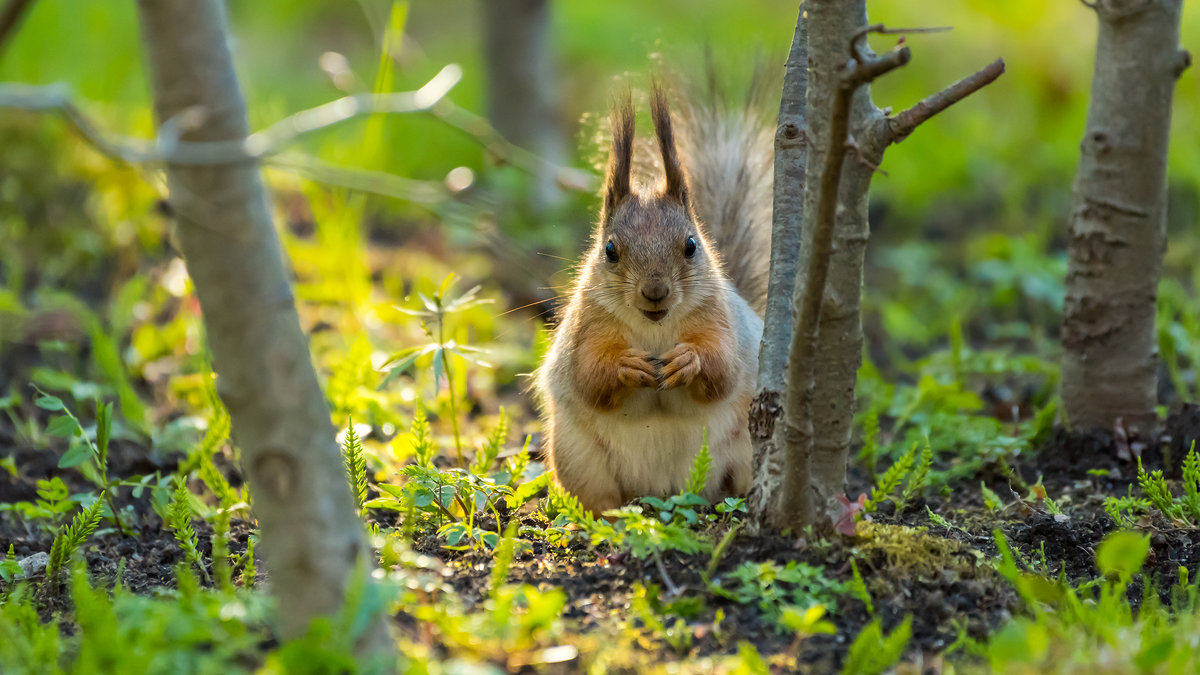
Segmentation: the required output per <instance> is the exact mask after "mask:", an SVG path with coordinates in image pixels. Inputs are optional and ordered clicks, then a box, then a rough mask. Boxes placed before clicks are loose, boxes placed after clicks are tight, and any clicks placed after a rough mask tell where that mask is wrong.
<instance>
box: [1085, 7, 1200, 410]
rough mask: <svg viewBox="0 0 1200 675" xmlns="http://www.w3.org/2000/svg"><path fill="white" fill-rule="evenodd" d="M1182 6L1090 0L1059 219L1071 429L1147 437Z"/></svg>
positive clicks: (1182, 63) (1182, 58)
mask: <svg viewBox="0 0 1200 675" xmlns="http://www.w3.org/2000/svg"><path fill="white" fill-rule="evenodd" d="M1182 5H1183V2H1182V0H1097V2H1095V3H1094V6H1093V8H1094V9H1095V11H1096V13H1097V15H1098V16H1099V23H1100V34H1099V40H1098V41H1097V44H1096V63H1095V71H1094V74H1093V78H1092V91H1091V100H1090V103H1089V107H1088V117H1087V129H1086V131H1085V133H1084V138H1083V143H1082V146H1081V153H1082V154H1081V157H1080V160H1079V171H1078V173H1077V174H1076V176H1075V185H1074V189H1073V197H1072V208H1071V215H1070V221H1069V226H1068V230H1069V238H1070V239H1069V244H1068V256H1069V258H1068V261H1069V262H1068V268H1067V281H1066V302H1065V304H1064V307H1063V322H1062V342H1063V361H1062V395H1063V404H1064V406H1065V409H1066V416H1067V422H1068V423H1069V424H1070V425H1071V426H1072V427H1074V428H1076V429H1079V430H1089V429H1097V428H1100V429H1112V428H1113V427H1114V425H1116V424H1118V423H1119V421H1123V422H1124V423H1125V424H1126V425H1127V426H1128V427H1130V430H1131V431H1134V432H1137V431H1141V432H1143V433H1149V432H1151V427H1152V426H1153V424H1154V421H1155V413H1154V406H1155V404H1156V402H1157V396H1156V394H1157V388H1158V386H1157V371H1158V339H1157V333H1156V331H1155V326H1154V320H1155V309H1156V308H1155V303H1156V299H1157V291H1158V281H1159V277H1160V275H1161V271H1162V259H1163V253H1164V250H1165V249H1166V172H1167V145H1168V136H1169V131H1170V125H1171V99H1172V95H1173V93H1174V90H1175V81H1176V79H1177V78H1178V77H1179V74H1180V73H1182V72H1183V70H1184V68H1186V67H1187V64H1188V63H1189V61H1190V57H1189V56H1188V54H1187V52H1184V51H1182V50H1180V48H1179V23H1180V14H1181V11H1182Z"/></svg>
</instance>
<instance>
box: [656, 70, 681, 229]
mask: <svg viewBox="0 0 1200 675" xmlns="http://www.w3.org/2000/svg"><path fill="white" fill-rule="evenodd" d="M650 116H651V117H652V118H653V119H654V133H655V135H656V136H658V147H659V149H660V150H661V151H662V159H663V171H664V172H665V173H666V178H667V184H666V188H665V189H664V190H663V192H664V196H666V197H671V198H674V199H676V200H678V201H679V203H680V204H682V205H684V206H687V204H688V196H687V180H685V178H684V175H683V164H682V163H681V162H680V161H679V153H678V152H677V151H676V150H675V133H674V131H672V130H671V110H670V107H669V106H668V105H667V94H666V91H665V90H664V89H663V88H662V85H661V84H660V83H659V82H655V83H654V84H652V85H651V87H650Z"/></svg>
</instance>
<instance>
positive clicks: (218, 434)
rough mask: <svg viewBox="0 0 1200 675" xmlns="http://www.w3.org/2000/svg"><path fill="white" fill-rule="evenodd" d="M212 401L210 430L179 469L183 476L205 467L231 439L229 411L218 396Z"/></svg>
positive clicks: (213, 397) (189, 453)
mask: <svg viewBox="0 0 1200 675" xmlns="http://www.w3.org/2000/svg"><path fill="white" fill-rule="evenodd" d="M212 401H213V406H214V407H213V414H212V418H211V419H209V420H208V429H207V430H206V431H205V432H204V438H202V439H201V440H200V442H199V443H198V444H196V446H195V447H193V448H192V449H191V451H190V452H188V456H187V459H186V460H185V461H184V462H183V464H182V465H181V466H180V467H179V473H181V474H184V475H187V474H190V473H191V472H193V471H195V470H196V469H198V468H200V467H201V466H203V463H204V461H205V460H209V461H211V460H212V458H213V455H215V454H217V450H218V449H220V447H221V445H222V444H223V443H224V442H225V441H226V440H228V439H229V430H230V420H229V411H227V410H225V406H223V405H221V401H220V399H218V398H217V397H216V394H213V395H212ZM209 487H210V488H211V487H212V486H211V485H210V486H209Z"/></svg>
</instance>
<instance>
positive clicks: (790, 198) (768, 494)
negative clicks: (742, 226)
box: [747, 9, 808, 524]
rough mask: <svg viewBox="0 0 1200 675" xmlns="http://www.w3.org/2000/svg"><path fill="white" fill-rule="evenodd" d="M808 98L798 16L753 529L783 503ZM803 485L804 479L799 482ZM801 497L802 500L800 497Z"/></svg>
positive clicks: (783, 125) (777, 187) (774, 242)
mask: <svg viewBox="0 0 1200 675" xmlns="http://www.w3.org/2000/svg"><path fill="white" fill-rule="evenodd" d="M807 93H808V32H807V23H806V22H805V18H804V10H803V9H801V10H800V13H799V16H798V17H797V18H796V31H795V33H793V35H792V47H791V50H790V51H789V52H788V58H787V63H786V64H785V66H784V77H783V95H782V96H781V98H780V102H779V119H778V122H777V124H776V128H775V182H774V191H775V194H774V199H773V210H772V213H771V274H770V278H769V280H768V285H767V306H766V311H765V313H764V316H763V337H762V346H761V349H760V350H759V355H758V391H757V392H756V394H755V396H754V401H753V402H752V403H751V405H750V437H751V439H752V440H753V442H754V467H755V477H754V486H753V487H752V488H751V490H750V495H749V498H748V499H747V502H748V507H749V510H750V512H751V514H752V518H751V522H752V523H755V524H757V523H766V522H768V520H770V518H771V515H772V514H775V513H781V512H782V505H780V504H776V503H773V501H774V500H778V499H779V498H780V497H782V495H783V490H781V489H779V484H780V483H781V481H783V480H784V461H783V452H784V448H785V447H786V446H785V441H784V439H783V438H782V435H783V432H784V428H783V425H782V424H777V423H776V422H777V421H778V419H779V417H780V416H781V414H782V410H783V393H784V390H785V388H786V386H787V363H788V354H789V352H790V348H791V342H792V320H793V319H792V317H793V313H792V307H793V302H792V295H793V292H794V288H795V281H796V268H797V266H798V264H799V261H800V240H801V225H802V222H803V220H804V184H805V174H806V166H807V161H806V154H807V153H806V143H807V139H808V135H807V128H806V126H805V120H804V106H805V99H806V97H807ZM803 481H804V482H807V477H805V478H804V479H803ZM805 494H807V492H806V493H805Z"/></svg>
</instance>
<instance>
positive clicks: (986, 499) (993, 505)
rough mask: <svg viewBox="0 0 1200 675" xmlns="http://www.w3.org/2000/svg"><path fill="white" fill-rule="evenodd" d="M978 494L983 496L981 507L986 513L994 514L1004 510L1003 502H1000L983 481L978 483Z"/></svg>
mask: <svg viewBox="0 0 1200 675" xmlns="http://www.w3.org/2000/svg"><path fill="white" fill-rule="evenodd" d="M979 493H980V494H981V495H983V506H984V508H986V509H987V510H988V511H991V512H992V513H995V512H996V511H999V510H1000V509H1002V508H1004V502H1002V501H1000V497H999V496H997V495H996V493H995V492H992V491H991V490H990V489H989V488H988V486H987V485H985V484H984V482H983V481H979Z"/></svg>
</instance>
